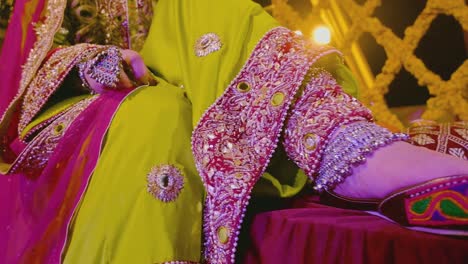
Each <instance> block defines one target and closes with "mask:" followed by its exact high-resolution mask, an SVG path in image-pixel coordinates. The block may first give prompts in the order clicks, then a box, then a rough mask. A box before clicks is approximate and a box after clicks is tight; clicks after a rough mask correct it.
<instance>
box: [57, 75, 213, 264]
mask: <svg viewBox="0 0 468 264" xmlns="http://www.w3.org/2000/svg"><path fill="white" fill-rule="evenodd" d="M190 120H191V106H190V103H189V101H188V100H187V99H186V98H185V95H184V92H183V91H182V90H180V89H179V88H178V87H175V86H172V85H170V84H167V83H164V82H163V81H162V80H160V84H158V86H156V87H144V88H140V89H138V90H136V91H135V92H133V93H132V94H131V95H129V96H128V97H127V98H126V99H125V101H124V102H123V103H122V105H121V106H120V108H119V110H118V111H117V113H116V116H115V118H114V119H113V121H112V124H111V126H110V129H109V131H108V134H107V140H106V144H105V145H104V148H103V150H102V154H101V157H100V159H99V161H98V164H97V166H96V169H95V171H94V173H93V175H92V178H91V181H90V183H89V185H88V188H87V191H86V194H85V195H84V197H83V198H82V201H81V205H80V207H79V209H78V211H77V213H76V214H75V219H74V221H73V223H72V225H71V226H72V233H71V235H70V242H69V245H68V248H67V251H66V252H67V253H66V255H65V258H64V263H71V264H72V263H73V264H74V263H116V264H117V263H122V264H124V263H125V264H127V263H160V262H165V261H173V260H186V261H199V260H200V251H201V244H200V243H201V238H202V234H201V230H202V207H203V206H202V204H203V199H204V197H203V195H204V191H203V185H202V182H201V180H200V177H198V174H197V171H196V169H195V165H194V163H193V158H192V154H191V152H190V151H189V150H190V136H191V122H190ZM162 164H169V165H173V166H176V167H177V168H179V169H180V170H181V171H182V172H183V174H184V188H183V189H182V191H181V193H180V195H179V196H178V197H177V199H176V200H175V201H172V202H168V203H165V202H162V201H160V200H158V199H156V198H154V197H153V196H152V195H151V194H150V193H149V192H148V191H147V180H146V177H147V174H148V173H149V172H150V170H151V168H152V167H153V166H156V165H162Z"/></svg>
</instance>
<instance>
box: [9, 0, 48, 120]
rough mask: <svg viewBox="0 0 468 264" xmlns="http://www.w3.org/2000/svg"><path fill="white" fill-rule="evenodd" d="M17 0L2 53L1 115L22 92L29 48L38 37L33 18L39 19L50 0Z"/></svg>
mask: <svg viewBox="0 0 468 264" xmlns="http://www.w3.org/2000/svg"><path fill="white" fill-rule="evenodd" d="M15 2H16V3H15V6H14V9H13V14H12V16H11V19H10V23H9V25H8V29H7V32H6V35H5V40H4V42H3V47H2V51H1V54H0V76H2V82H1V88H0V117H1V116H3V113H4V111H5V110H6V108H7V107H8V105H9V104H10V102H11V100H12V99H13V97H14V96H15V95H16V93H17V92H18V88H19V82H20V78H21V70H22V69H21V66H22V65H23V64H24V63H25V62H26V59H27V57H28V54H29V51H30V50H31V48H32V47H33V45H34V42H35V41H36V35H35V32H34V30H33V26H32V24H31V22H36V21H38V20H39V18H40V14H41V12H42V9H43V7H44V4H45V2H46V1H45V0H38V1H31V0H16V1H15ZM31 2H37V6H33V4H32V3H31ZM23 25H24V28H23Z"/></svg>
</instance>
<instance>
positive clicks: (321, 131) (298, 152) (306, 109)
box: [284, 69, 372, 190]
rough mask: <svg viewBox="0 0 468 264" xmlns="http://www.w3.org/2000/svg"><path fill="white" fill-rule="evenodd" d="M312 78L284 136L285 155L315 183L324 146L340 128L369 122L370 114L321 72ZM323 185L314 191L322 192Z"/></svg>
mask: <svg viewBox="0 0 468 264" xmlns="http://www.w3.org/2000/svg"><path fill="white" fill-rule="evenodd" d="M311 74H312V78H311V80H310V81H309V83H308V84H307V86H306V88H305V90H304V96H302V97H301V98H300V99H299V101H298V102H297V104H296V105H295V106H294V108H293V109H292V114H291V117H290V118H289V119H288V122H287V125H286V131H285V136H284V147H285V150H286V152H287V153H288V156H289V157H290V158H291V159H292V160H294V161H295V162H296V164H298V166H299V167H300V168H301V169H303V170H304V171H305V173H306V174H307V175H308V176H309V177H310V178H311V179H312V180H314V179H315V178H316V175H315V174H316V173H317V172H318V169H319V165H320V162H321V160H322V157H323V154H324V150H325V147H326V146H327V144H328V142H329V140H330V138H331V137H332V136H333V134H334V133H335V132H336V131H337V130H338V129H339V128H340V127H342V126H344V125H346V124H349V123H351V122H356V121H371V120H372V115H371V113H370V111H369V110H368V109H367V108H366V107H364V106H363V105H362V104H361V103H360V102H358V101H357V100H356V99H355V98H353V97H351V96H350V95H348V94H346V93H345V92H344V91H343V90H342V88H341V87H340V86H339V85H338V84H337V82H336V80H335V79H334V78H333V76H331V75H330V74H329V73H327V72H326V71H324V70H321V69H313V72H311ZM323 185H325V183H318V184H317V185H316V186H315V188H316V189H317V190H322V189H323V188H324V187H326V186H323Z"/></svg>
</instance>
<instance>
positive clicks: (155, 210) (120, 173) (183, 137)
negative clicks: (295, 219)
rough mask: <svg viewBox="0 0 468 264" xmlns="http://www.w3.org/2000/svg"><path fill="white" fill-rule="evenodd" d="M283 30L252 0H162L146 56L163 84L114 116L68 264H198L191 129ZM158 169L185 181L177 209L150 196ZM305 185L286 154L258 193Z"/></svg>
mask: <svg viewBox="0 0 468 264" xmlns="http://www.w3.org/2000/svg"><path fill="white" fill-rule="evenodd" d="M277 25H278V24H277V22H276V21H275V20H274V19H272V18H271V17H270V16H269V15H268V14H267V13H266V12H264V11H263V9H262V8H261V7H260V6H259V5H257V4H255V3H253V2H251V1H248V0H225V1H219V0H196V1H187V0H160V1H159V2H158V3H157V5H156V7H155V15H154V18H153V24H152V27H151V30H150V34H149V36H148V39H147V41H146V43H145V46H144V47H143V49H142V51H141V55H142V57H143V58H144V60H145V63H146V64H147V65H148V67H149V68H150V69H151V70H152V72H153V73H154V74H155V75H156V76H158V77H159V78H160V84H159V85H158V86H156V87H146V88H140V89H139V90H137V91H135V92H134V93H132V94H131V95H130V96H129V97H128V98H127V99H126V100H125V101H124V102H123V103H122V105H121V107H120V108H119V109H118V111H117V114H116V116H115V117H114V119H113V121H112V124H111V127H110V129H109V132H108V134H107V137H106V143H105V145H104V147H103V151H102V156H101V158H100V159H99V162H98V165H97V167H96V169H95V172H94V174H93V176H92V178H91V181H90V183H89V186H88V189H87V192H86V194H85V195H84V197H83V198H82V201H81V205H80V207H79V208H78V210H77V212H76V214H75V218H74V221H73V223H72V225H71V234H70V237H69V244H68V247H67V251H66V254H65V257H64V263H159V262H164V261H174V260H185V261H187V260H189V261H199V260H200V251H201V244H200V242H201V239H202V235H201V230H202V203H203V196H204V191H203V186H202V183H201V180H200V177H199V176H198V173H197V171H196V169H195V166H194V161H193V157H192V153H191V147H190V136H191V132H192V129H193V127H194V126H195V125H196V124H197V122H198V120H199V119H200V117H201V115H202V114H203V113H204V111H206V109H207V108H208V107H209V106H210V105H211V104H212V103H213V102H214V101H215V100H216V98H218V97H219V96H220V95H221V94H222V93H223V92H224V90H225V89H226V88H227V87H228V85H229V83H230V82H231V81H232V79H234V78H235V76H236V75H237V73H238V72H239V71H240V69H241V67H242V66H243V65H244V63H245V61H246V60H247V58H248V56H249V54H250V53H251V52H252V50H253V48H254V46H255V45H256V44H257V43H258V41H259V40H260V39H261V37H262V36H263V35H264V34H265V33H266V32H267V31H269V30H271V29H272V28H274V27H276V26H277ZM210 32H213V33H216V34H217V35H219V36H220V38H221V41H222V43H223V46H222V48H221V49H220V50H219V51H216V52H213V53H212V54H209V55H207V56H205V57H197V56H196V55H195V51H194V45H195V43H196V41H197V39H199V38H200V37H201V36H202V35H203V34H206V33H210ZM337 65H338V66H337ZM323 66H324V67H325V68H326V69H328V70H330V71H331V72H332V74H334V75H335V76H338V77H339V78H342V77H343V80H344V81H343V84H344V85H346V86H349V89H348V91H349V92H351V93H355V92H356V91H357V89H356V87H355V83H354V84H353V83H352V80H351V81H350V79H349V78H348V77H349V74H348V73H349V71H347V70H346V68H344V66H342V64H341V61H338V59H337V58H336V59H333V57H331V59H330V61H327V62H325V63H324V65H323ZM339 81H340V80H339ZM182 85H183V87H184V88H181V87H182ZM122 159H125V162H122ZM128 164H131V166H128ZM160 164H173V165H174V166H177V167H178V168H181V169H182V171H183V172H184V174H185V180H186V181H185V185H184V186H185V187H184V189H183V190H182V192H181V194H180V196H179V197H178V198H177V200H176V201H174V202H170V203H163V202H161V201H159V200H157V199H155V198H154V197H152V196H151V195H150V194H149V193H148V192H147V190H146V184H147V182H146V175H147V174H148V172H149V171H150V169H151V167H152V166H155V165H160ZM306 182H307V177H306V175H305V174H304V173H303V172H302V171H301V170H299V169H298V168H297V166H296V165H294V163H293V162H292V161H289V160H288V158H287V157H286V154H285V153H284V151H283V150H282V149H281V147H280V148H278V150H277V151H276V153H275V155H274V157H273V158H272V160H271V164H270V166H269V167H268V169H267V172H266V173H265V174H264V175H263V177H262V178H261V179H260V181H259V183H258V184H257V185H256V186H255V188H254V195H258V196H276V197H291V196H293V195H295V194H297V193H298V192H299V191H300V190H301V189H302V188H303V187H304V186H305V184H306Z"/></svg>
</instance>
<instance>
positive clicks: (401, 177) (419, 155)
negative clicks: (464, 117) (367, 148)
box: [333, 142, 468, 199]
mask: <svg viewBox="0 0 468 264" xmlns="http://www.w3.org/2000/svg"><path fill="white" fill-rule="evenodd" d="M460 174H468V162H467V161H465V160H462V159H459V158H456V157H453V156H449V155H446V154H442V153H439V152H435V151H432V150H429V149H426V148H423V147H417V146H413V145H411V144H409V143H406V142H394V143H392V144H390V145H388V146H385V147H382V148H380V149H378V150H376V151H375V152H374V153H373V154H371V155H370V156H369V157H367V162H365V163H363V164H361V165H359V166H357V167H354V168H353V174H352V175H350V176H348V177H347V178H346V179H345V181H344V182H342V183H341V184H339V185H338V186H336V188H335V189H334V190H333V192H335V193H336V194H339V195H342V196H346V197H351V198H358V199H368V198H377V199H383V198H384V197H386V196H388V195H389V194H391V193H393V192H395V191H397V190H399V189H403V188H407V187H410V186H413V185H417V184H420V183H423V182H426V181H429V180H432V179H436V178H441V177H446V176H452V175H460Z"/></svg>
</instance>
